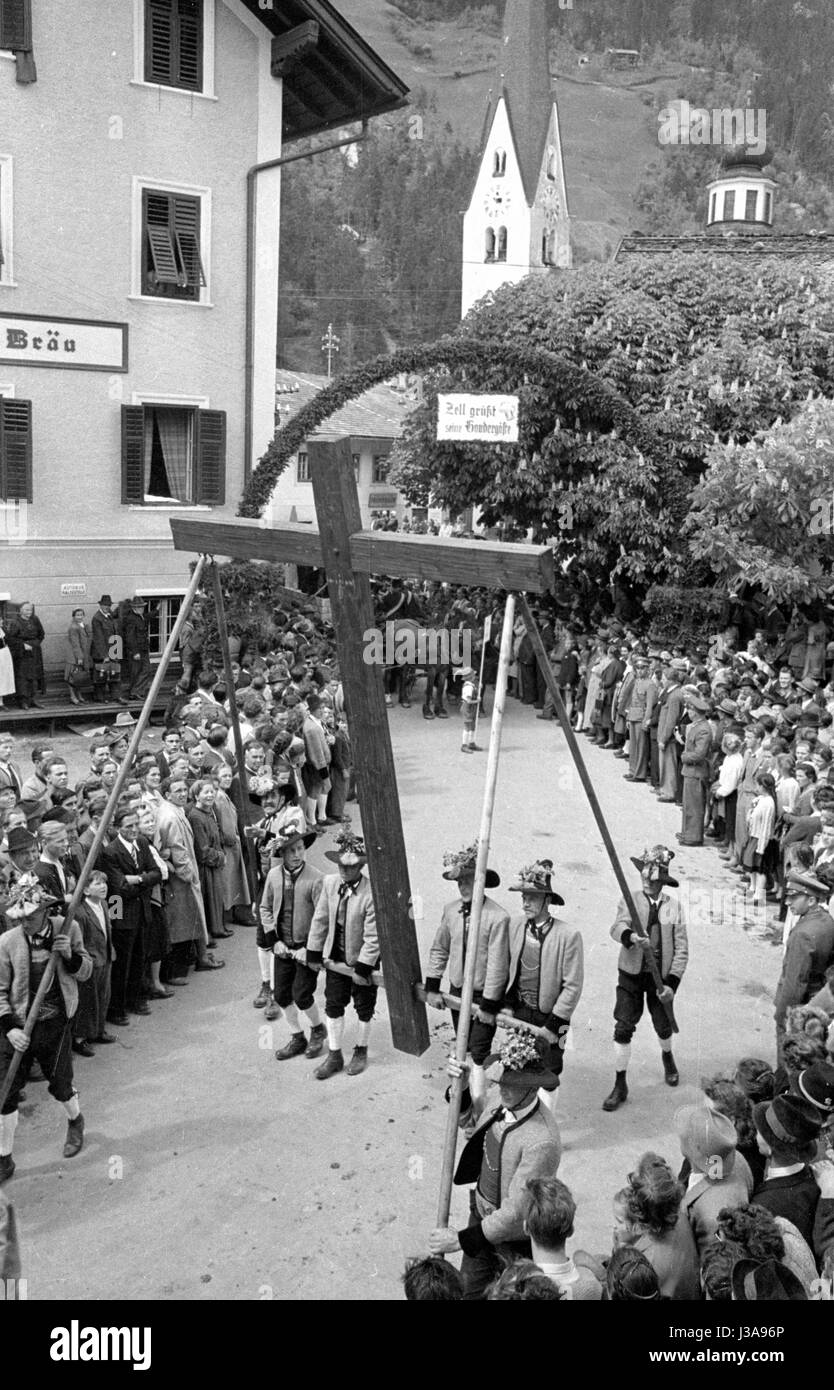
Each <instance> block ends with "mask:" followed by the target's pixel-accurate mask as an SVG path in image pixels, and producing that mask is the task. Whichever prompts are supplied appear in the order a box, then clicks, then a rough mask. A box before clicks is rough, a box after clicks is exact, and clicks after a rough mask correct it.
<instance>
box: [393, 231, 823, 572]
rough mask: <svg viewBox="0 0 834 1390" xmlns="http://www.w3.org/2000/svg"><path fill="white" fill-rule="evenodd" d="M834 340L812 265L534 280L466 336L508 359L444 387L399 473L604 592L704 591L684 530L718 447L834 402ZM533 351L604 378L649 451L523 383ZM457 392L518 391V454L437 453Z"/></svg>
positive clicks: (697, 260)
mask: <svg viewBox="0 0 834 1390" xmlns="http://www.w3.org/2000/svg"><path fill="white" fill-rule="evenodd" d="M832 329H834V287H832V284H831V279H830V276H828V275H827V274H826V273H825V272H824V271H823V270H821V269H819V268H818V267H815V266H812V265H809V264H804V265H803V264H801V263H798V262H797V263H787V264H782V263H773V262H766V261H755V260H747V259H746V258H744V259H742V258H735V257H734V258H730V257H725V256H720V257H719V256H717V255H716V256H713V255H712V254H711V253H710V252H709V251H706V252H704V253H703V254H690V255H678V256H672V257H658V258H656V257H651V258H649V257H646V258H634V259H630V260H628V261H626V262H625V263H624V264H618V265H614V266H607V267H587V268H584V269H583V270H582V271H580V272H577V271H574V272H572V273H571V274H570V275H549V276H531V277H528V279H527V280H525V281H524V282H522V284H521V285H520V286H513V287H505V288H504V289H502V290H501V291H499V292H498V293H497V294H496V295H495V296H494V298H493V299H492V300H491V301H482V302H481V304H480V305H478V306H476V307H475V309H474V310H473V311H472V312H471V313H470V315H469V316H468V317H467V320H466V322H465V324H464V325H463V328H462V330H461V333H462V335H464V336H469V337H472V338H475V339H477V340H480V341H481V342H485V343H488V344H494V352H493V354H492V356H491V358H488V360H487V361H486V363H485V364H483V365H481V364H474V365H467V366H466V368H465V369H464V370H463V371H461V370H457V369H455V368H454V367H447V368H446V369H445V370H444V371H442V372H438V373H435V374H433V375H432V376H431V377H429V379H428V380H427V382H426V392H425V400H424V403H423V405H422V406H421V407H420V408H419V409H418V410H417V411H416V412H414V413H413V414H412V416H411V417H410V418H409V420H408V422H407V424H406V429H405V432H404V435H403V438H402V440H401V442H400V444H399V446H398V448H397V450H396V452H395V455H394V462H395V472H394V473H393V475H392V476H393V477H394V479H395V480H396V481H397V482H398V483H399V485H400V486H401V487H402V488H403V489H404V491H405V492H406V495H407V496H409V498H411V499H412V500H414V501H423V502H424V501H425V499H426V497H427V496H429V495H431V496H432V497H433V498H434V499H435V500H436V501H437V502H438V503H441V504H443V505H446V506H448V507H449V508H450V509H451V510H452V511H456V512H457V511H461V510H463V509H465V508H466V507H470V506H472V507H475V508H478V509H479V511H480V513H481V516H482V519H483V521H484V522H485V524H487V525H494V524H497V523H499V522H511V523H512V524H514V525H517V526H521V527H524V528H528V527H530V528H532V530H533V533H534V535H535V536H536V538H537V539H545V538H554V539H555V541H556V545H557V553H558V555H559V558H560V559H561V561H562V563H563V565H564V566H565V567H566V568H567V570H568V571H569V572H570V573H571V574H573V573H576V572H581V573H582V574H583V575H584V582H586V583H588V584H590V585H591V586H594V585H597V586H600V585H601V586H607V585H608V584H609V583H610V582H611V581H612V579H623V580H625V581H626V583H627V584H628V585H629V586H631V588H632V589H633V590H636V591H638V592H641V593H642V592H645V590H646V588H647V586H648V585H649V584H650V583H657V582H659V581H662V580H664V579H665V580H666V581H667V582H668V581H671V582H676V581H680V580H682V579H683V578H684V576H685V575H686V576H687V577H688V578H690V579H691V575H689V573H688V567H689V566H690V565H691V559H690V556H689V553H688V550H687V548H686V546H685V545H684V544H683V542H682V540H681V528H682V526H683V523H684V521H685V518H686V515H687V511H688V507H689V497H690V493H691V491H692V489H693V487H694V486H695V484H696V483H697V481H698V480H699V478H700V476H701V474H702V472H703V471H704V469H705V467H706V462H707V457H708V455H709V453H710V450H711V448H712V447H713V445H714V443H715V442H716V441H717V442H719V443H720V442H722V441H729V440H731V439H734V440H735V441H736V442H737V443H739V444H743V443H746V442H747V441H748V439H750V438H751V437H753V436H754V435H755V434H756V433H757V432H758V431H759V430H760V429H761V428H762V427H765V428H767V427H768V426H770V425H771V424H773V423H774V422H775V421H776V420H777V419H778V418H779V417H781V418H782V419H786V418H789V417H790V416H791V415H792V414H794V413H795V412H796V410H798V409H799V407H800V406H801V404H802V403H803V401H804V400H805V398H806V397H807V395H808V392H809V391H815V392H818V391H823V392H825V393H826V394H830V393H831V392H832V390H834V362H832V357H831V354H830V351H829V342H830V334H831V332H832ZM520 342H523V343H524V344H525V345H527V346H528V347H529V348H533V347H541V348H544V349H546V350H549V351H551V352H556V353H558V354H559V355H560V356H562V357H563V358H565V359H567V360H568V361H570V362H573V363H575V364H576V365H578V366H580V367H581V368H585V369H587V370H588V371H589V372H591V373H596V374H598V377H599V381H600V382H601V383H604V384H605V385H606V386H608V387H610V388H611V389H612V390H614V391H615V392H616V393H617V395H618V397H619V398H621V399H622V400H623V402H624V403H628V405H629V406H630V407H631V408H632V409H633V411H634V412H635V413H636V415H637V417H638V418H640V419H643V420H644V421H645V423H646V426H647V428H648V432H649V438H648V444H646V445H644V444H643V443H639V444H638V445H637V446H635V445H634V444H633V443H631V442H629V443H626V442H625V439H624V438H623V433H622V432H616V433H614V434H612V433H611V432H610V429H609V427H608V426H607V425H605V426H600V424H599V422H598V420H597V421H595V418H594V415H593V410H591V411H590V412H589V411H588V410H587V409H580V408H577V409H573V408H572V401H571V398H570V397H568V398H565V397H564V395H563V394H561V393H560V392H556V391H554V390H552V389H551V387H550V386H549V384H548V382H547V380H546V379H532V378H531V377H530V374H529V372H527V373H526V372H525V371H524V370H518V369H512V368H510V369H508V368H507V367H506V366H505V365H504V364H503V363H502V351H503V350H506V349H507V348H510V347H512V345H514V344H518V343H520ZM455 390H458V391H461V390H462V391H510V392H514V391H517V392H518V394H519V397H520V401H521V439H520V443H519V445H517V446H516V445H493V444H486V443H484V444H468V445H463V446H462V445H459V444H457V443H448V442H445V443H438V442H437V441H436V439H435V433H436V428H435V422H436V411H437V395H438V393H441V392H442V393H445V392H448V391H455ZM575 404H576V405H577V406H578V407H579V406H581V402H578V401H577V402H575ZM704 558H706V557H704ZM704 573H705V574H706V570H705V571H704ZM696 582H697V581H696ZM701 582H705V581H704V580H702V581H701Z"/></svg>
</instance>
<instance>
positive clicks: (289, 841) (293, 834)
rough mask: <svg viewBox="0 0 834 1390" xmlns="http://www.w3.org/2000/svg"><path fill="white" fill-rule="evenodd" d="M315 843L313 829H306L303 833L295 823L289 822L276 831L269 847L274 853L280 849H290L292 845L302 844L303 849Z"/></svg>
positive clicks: (279, 851)
mask: <svg viewBox="0 0 834 1390" xmlns="http://www.w3.org/2000/svg"><path fill="white" fill-rule="evenodd" d="M315 843H316V832H315V830H308V831H307V832H306V834H305V833H304V832H303V831H301V830H299V829H298V827H297V826H296V825H294V824H292V823H290V824H289V825H285V826H284V827H283V828H282V829H279V830H278V831H277V832H276V834H275V839H274V840H273V842H272V846H271V847H272V849H273V850H274V852H275V853H276V854H280V853H281V850H282V849H290V848H291V847H292V846H293V845H303V846H304V848H305V849H310V847H311V846H312V845H314V844H315Z"/></svg>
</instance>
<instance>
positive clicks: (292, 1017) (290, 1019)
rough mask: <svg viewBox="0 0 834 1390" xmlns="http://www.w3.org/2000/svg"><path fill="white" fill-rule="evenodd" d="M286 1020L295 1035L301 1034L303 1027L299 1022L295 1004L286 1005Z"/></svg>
mask: <svg viewBox="0 0 834 1390" xmlns="http://www.w3.org/2000/svg"><path fill="white" fill-rule="evenodd" d="M284 1018H285V1019H286V1020H287V1023H288V1024H289V1025H290V1028H291V1029H292V1031H293V1033H300V1032H301V1025H300V1023H299V1021H298V1009H297V1008H296V1007H295V1004H285V1005H284Z"/></svg>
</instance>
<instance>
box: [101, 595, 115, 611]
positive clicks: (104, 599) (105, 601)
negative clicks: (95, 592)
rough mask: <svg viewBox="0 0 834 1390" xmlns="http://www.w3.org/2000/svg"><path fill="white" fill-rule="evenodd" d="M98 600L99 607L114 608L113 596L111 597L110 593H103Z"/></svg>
mask: <svg viewBox="0 0 834 1390" xmlns="http://www.w3.org/2000/svg"><path fill="white" fill-rule="evenodd" d="M98 602H99V607H100V608H104V607H108V608H112V606H113V600H112V598H111V597H110V595H109V594H102V596H101V598H100V599H99V601H98Z"/></svg>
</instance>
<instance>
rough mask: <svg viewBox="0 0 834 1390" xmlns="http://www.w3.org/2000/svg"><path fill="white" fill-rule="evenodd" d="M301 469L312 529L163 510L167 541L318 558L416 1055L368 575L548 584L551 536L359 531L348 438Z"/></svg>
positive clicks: (408, 938)
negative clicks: (370, 651) (506, 540)
mask: <svg viewBox="0 0 834 1390" xmlns="http://www.w3.org/2000/svg"><path fill="white" fill-rule="evenodd" d="M308 452H309V459H310V474H311V478H312V483H313V497H314V501H315V506H316V517H317V519H318V524H319V529H318V531H316V530H315V529H314V528H312V527H310V526H305V525H301V524H298V523H292V522H289V523H287V524H286V525H284V526H276V527H264V526H262V525H259V524H258V523H257V522H253V521H225V522H212V521H201V520H198V519H196V518H194V517H175V518H172V520H171V530H172V531H173V535H174V547H175V549H177V550H185V551H191V552H193V553H196V554H204V555H205V554H208V555H213V556H230V557H232V558H234V559H239V560H267V561H270V562H272V563H285V564H298V565H312V566H316V567H323V569H324V571H325V574H326V576H327V585H328V593H329V596H330V605H331V614H332V620H333V628H334V633H335V638H336V651H337V655H338V659H339V669H340V671H341V675H342V682H343V686H344V691H345V704H346V707H347V713H348V720H349V725H350V735H351V743H352V746H353V756H354V762H355V765H356V772H357V795H358V798H359V809H360V812H361V816H362V829H363V833H364V836H365V845H366V849H367V853H368V870H369V876H370V881H371V885H372V888H373V896H374V904H375V907H376V918H377V926H378V929H379V946H380V952H381V956H382V971H383V978H384V981H385V990H386V994H387V998H388V1009H389V1014H390V1018H391V1034H392V1038H393V1042H394V1046H395V1047H396V1048H398V1049H399V1050H400V1051H401V1052H408V1053H411V1054H412V1055H413V1056H418V1057H419V1056H420V1055H421V1054H422V1053H423V1052H425V1050H426V1048H427V1047H428V1045H429V1031H428V1024H427V1021H426V1010H425V1006H424V1005H423V1004H422V1003H421V1002H419V1001H418V1000H417V998H416V997H415V994H414V987H415V985H417V984H418V983H419V982H420V979H421V970H420V955H419V951H418V946H417V932H416V929H415V925H414V918H413V912H412V905H411V890H410V886H409V878H408V863H407V860H406V853H405V841H404V839H403V828H402V819H401V816H400V805H399V798H398V795H397V779H396V770H395V765H394V754H393V750H392V748H391V737H390V733H389V729H388V715H387V713H386V709H385V699H384V692H383V681H382V669H381V667H379V666H376V665H368V664H366V662H365V660H364V659H363V655H364V653H365V651H366V650H367V641H366V634H368V633H369V632H370V631H371V630H372V629H373V628H374V621H375V620H374V611H373V606H372V603H371V589H370V576H371V575H372V574H379V575H387V576H401V577H403V578H412V579H435V580H442V581H446V582H448V583H451V584H471V585H478V586H481V585H482V586H484V587H485V588H489V589H504V590H507V591H520V592H527V593H544V592H550V591H552V589H553V580H554V562H553V554H552V551H551V550H550V548H549V547H548V546H541V545H510V544H499V543H495V542H487V541H478V540H456V539H452V538H451V537H449V538H448V539H441V538H440V537H437V536H416V535H401V534H400V533H399V532H390V531H365V530H363V529H362V518H361V513H360V509H359V495H358V492H357V488H356V477H355V473H354V469H353V456H352V452H351V446H350V441H349V440H347V439H343V440H339V441H338V442H335V443H332V442H325V441H311V442H310V445H309V451H308Z"/></svg>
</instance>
